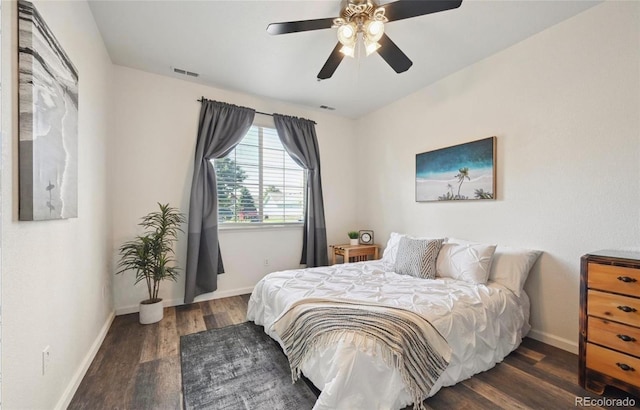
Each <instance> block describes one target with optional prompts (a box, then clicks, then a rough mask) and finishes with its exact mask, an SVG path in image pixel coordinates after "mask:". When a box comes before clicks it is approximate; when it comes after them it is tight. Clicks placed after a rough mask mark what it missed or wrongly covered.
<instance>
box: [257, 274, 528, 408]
mask: <svg viewBox="0 0 640 410" xmlns="http://www.w3.org/2000/svg"><path fill="white" fill-rule="evenodd" d="M308 297H316V298H337V299H348V300H361V301H374V302H378V303H383V304H388V305H391V306H399V307H403V308H407V309H411V310H413V311H416V312H418V313H420V314H421V315H423V316H424V317H426V318H427V319H428V320H429V321H430V322H431V324H433V326H434V327H435V328H436V329H437V330H438V331H439V332H440V334H442V336H443V337H444V338H445V339H446V340H447V342H448V344H449V346H450V347H451V349H452V357H451V361H450V364H449V367H448V368H447V370H445V372H444V373H443V375H442V376H441V377H440V379H439V380H438V381H437V382H436V384H435V385H434V386H433V389H432V390H431V392H430V394H429V395H430V396H431V395H433V394H435V393H436V392H437V391H438V390H440V388H442V387H443V386H450V385H453V384H455V383H457V382H459V381H461V380H464V379H467V378H469V377H470V376H472V375H474V374H476V373H478V372H481V371H485V370H488V369H490V368H492V367H493V366H494V365H495V364H496V363H498V362H500V361H502V359H503V358H504V357H505V356H506V355H507V354H509V353H510V352H511V351H513V350H514V349H515V348H516V347H518V345H519V344H520V341H521V340H522V337H523V336H524V335H525V334H526V333H527V332H528V331H529V324H528V319H529V299H528V297H527V295H526V294H525V293H524V292H523V294H522V296H521V297H519V298H518V297H516V296H515V295H514V294H513V293H512V292H511V291H509V290H508V289H506V288H504V287H502V286H500V285H498V284H488V285H486V286H485V285H473V284H470V283H466V282H462V281H457V280H453V279H440V278H438V279H435V280H427V279H420V278H415V277H412V276H407V275H398V274H396V273H394V272H392V271H391V267H390V266H389V265H385V264H384V262H382V261H371V262H361V263H351V264H342V265H334V266H329V267H320V268H312V269H298V270H290V271H282V272H274V273H271V274H269V275H267V276H265V277H264V278H263V279H262V280H261V281H260V282H258V284H257V285H256V287H255V289H254V291H253V293H252V295H251V299H250V300H249V308H248V313H247V318H248V319H249V320H252V321H254V322H255V323H256V324H259V325H262V326H264V327H265V332H266V333H267V334H269V336H271V337H272V338H274V339H275V340H277V341H278V342H280V343H281V341H280V340H279V339H278V336H277V335H276V334H275V332H274V331H272V330H271V329H270V328H271V325H272V323H273V322H274V321H275V320H276V319H277V318H278V317H279V316H280V314H281V313H282V312H283V311H284V310H285V309H286V308H287V307H288V306H289V305H290V304H292V303H294V302H295V301H297V300H300V299H302V298H308ZM281 344H282V343H281ZM379 353H380V352H376V351H375V348H374V347H372V346H355V345H354V344H353V343H352V342H351V341H349V340H343V341H342V342H340V343H337V344H336V345H334V346H332V347H330V348H328V349H324V350H319V351H317V352H316V353H315V354H314V355H312V356H311V357H310V358H309V359H308V360H307V362H306V363H305V364H304V365H303V366H302V372H303V373H304V375H305V376H306V377H307V378H308V379H309V380H311V381H312V382H313V383H314V384H315V385H316V386H317V387H318V388H319V389H320V390H322V393H321V394H320V396H319V397H318V400H317V402H316V404H315V406H314V407H313V408H314V410H330V409H331V410H334V409H335V410H338V409H350V410H353V409H367V410H368V409H380V410H382V409H399V408H402V407H404V406H406V405H408V404H410V403H411V398H410V395H409V393H408V392H407V391H406V389H405V388H404V383H403V381H402V377H401V375H400V373H399V372H398V371H397V370H396V369H394V368H392V367H389V366H387V365H385V364H384V362H383V361H382V359H381V358H380V354H379Z"/></svg>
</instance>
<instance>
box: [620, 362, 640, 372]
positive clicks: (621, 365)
mask: <svg viewBox="0 0 640 410" xmlns="http://www.w3.org/2000/svg"><path fill="white" fill-rule="evenodd" d="M616 366H618V367H619V368H621V369H622V370H624V371H625V372H629V371H631V372H634V371H635V370H636V369H634V368H633V367H631V366H629V365H628V364H624V363H616Z"/></svg>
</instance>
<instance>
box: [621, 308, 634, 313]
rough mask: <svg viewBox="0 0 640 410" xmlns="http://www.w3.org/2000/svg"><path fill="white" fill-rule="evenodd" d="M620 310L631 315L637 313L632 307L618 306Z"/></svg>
mask: <svg viewBox="0 0 640 410" xmlns="http://www.w3.org/2000/svg"><path fill="white" fill-rule="evenodd" d="M618 309H620V310H622V311H623V312H627V313H631V312H635V311H636V308H632V307H630V306H618Z"/></svg>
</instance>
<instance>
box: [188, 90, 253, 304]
mask: <svg viewBox="0 0 640 410" xmlns="http://www.w3.org/2000/svg"><path fill="white" fill-rule="evenodd" d="M255 113H256V112H255V110H253V109H251V108H245V107H238V106H235V105H231V104H226V103H221V102H218V101H210V100H207V99H205V98H202V107H201V108H200V122H199V124H198V141H197V143H196V155H195V162H194V165H193V181H192V182H191V201H190V203H189V231H188V238H187V269H186V272H185V276H186V278H185V290H184V301H185V303H191V302H193V299H194V298H195V297H196V296H198V295H201V294H203V293H208V292H213V291H214V290H216V289H217V288H218V273H223V272H224V265H223V264H222V257H221V255H220V245H219V242H218V194H217V186H216V172H215V168H214V167H213V164H212V163H211V160H212V159H214V158H221V157H224V156H225V155H227V154H228V153H229V152H231V150H232V149H233V148H234V147H235V146H236V145H238V143H239V142H240V141H241V140H242V138H243V137H244V136H245V134H246V133H247V131H248V130H249V128H250V127H251V124H252V123H253V117H254V116H255Z"/></svg>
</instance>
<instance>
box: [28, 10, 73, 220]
mask: <svg viewBox="0 0 640 410" xmlns="http://www.w3.org/2000/svg"><path fill="white" fill-rule="evenodd" d="M18 67H19V68H18V69H19V72H18V82H19V89H18V99H19V104H20V118H19V145H18V151H19V162H20V164H19V181H20V205H19V219H20V220H22V221H36V220H47V219H65V218H75V217H77V216H78V71H77V70H76V68H75V66H74V65H73V63H72V62H71V60H70V59H69V56H68V55H67V53H65V51H64V49H63V48H62V46H61V45H60V43H59V42H58V40H57V39H56V37H55V36H54V35H53V33H52V32H51V30H50V29H49V27H48V26H47V23H46V22H45V21H44V19H43V18H42V16H41V15H40V13H39V12H38V10H37V9H36V8H35V6H34V5H33V4H32V3H31V2H28V1H24V0H19V1H18Z"/></svg>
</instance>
